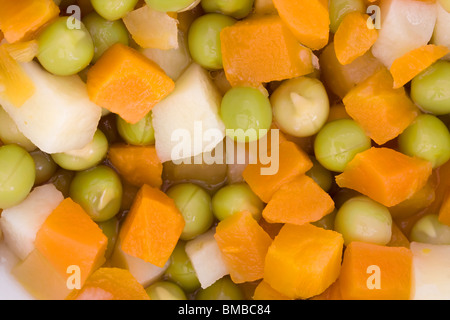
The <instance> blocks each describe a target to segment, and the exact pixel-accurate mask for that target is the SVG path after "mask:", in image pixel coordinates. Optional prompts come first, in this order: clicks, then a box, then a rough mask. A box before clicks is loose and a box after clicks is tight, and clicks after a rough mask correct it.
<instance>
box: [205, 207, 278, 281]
mask: <svg viewBox="0 0 450 320" xmlns="http://www.w3.org/2000/svg"><path fill="white" fill-rule="evenodd" d="M214 238H215V239H216V242H217V245H218V246H219V249H220V251H221V252H222V256H223V259H224V261H225V263H226V265H227V267H228V270H229V271H230V277H231V279H232V280H233V282H234V283H243V282H250V281H256V280H259V279H261V278H262V277H263V275H264V259H265V257H266V254H267V250H268V248H269V246H270V244H271V243H272V238H270V236H269V235H268V234H267V233H266V232H265V231H264V229H263V228H262V227H261V226H260V225H259V224H258V222H257V221H256V220H255V219H254V218H253V216H252V214H251V213H250V212H248V211H244V212H239V213H235V214H233V215H232V216H230V217H228V218H227V219H225V220H223V221H221V222H219V224H218V225H217V228H216V233H215V235H214Z"/></svg>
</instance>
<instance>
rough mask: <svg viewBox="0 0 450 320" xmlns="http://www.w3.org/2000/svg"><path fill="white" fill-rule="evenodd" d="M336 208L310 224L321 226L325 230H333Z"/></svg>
mask: <svg viewBox="0 0 450 320" xmlns="http://www.w3.org/2000/svg"><path fill="white" fill-rule="evenodd" d="M336 213H337V210H333V212H331V213H329V214H327V215H326V216H324V217H323V218H322V219H320V220H317V221H314V222H311V224H312V225H315V226H316V227H320V228H323V229H325V230H334V220H335V219H336Z"/></svg>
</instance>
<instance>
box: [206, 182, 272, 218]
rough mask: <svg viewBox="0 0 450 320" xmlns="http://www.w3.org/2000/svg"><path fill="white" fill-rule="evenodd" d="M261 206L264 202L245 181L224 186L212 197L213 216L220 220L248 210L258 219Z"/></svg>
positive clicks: (262, 206)
mask: <svg viewBox="0 0 450 320" xmlns="http://www.w3.org/2000/svg"><path fill="white" fill-rule="evenodd" d="M263 208H264V203H263V202H262V201H261V200H260V199H259V198H258V196H257V195H256V194H255V193H254V192H253V191H252V189H251V188H250V187H249V186H248V184H246V183H236V184H229V185H227V186H224V187H222V188H220V189H219V191H217V192H216V193H215V194H214V196H213V198H212V209H213V213H214V216H215V217H216V218H217V219H219V220H221V221H222V220H225V219H226V218H228V217H230V216H231V215H233V214H235V213H238V212H242V211H249V212H250V213H251V214H252V216H253V218H254V219H255V220H256V221H259V219H260V218H261V216H262V215H261V213H262V210H263Z"/></svg>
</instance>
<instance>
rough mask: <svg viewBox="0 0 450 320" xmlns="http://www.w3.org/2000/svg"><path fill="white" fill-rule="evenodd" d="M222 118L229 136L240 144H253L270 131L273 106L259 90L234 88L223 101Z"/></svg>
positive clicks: (226, 94)
mask: <svg viewBox="0 0 450 320" xmlns="http://www.w3.org/2000/svg"><path fill="white" fill-rule="evenodd" d="M220 116H221V118H222V120H223V122H224V124H225V127H226V129H227V135H228V136H230V137H231V138H233V139H235V140H236V141H238V142H251V141H255V140H258V139H259V138H260V137H261V136H263V135H262V134H261V133H262V132H264V131H265V130H269V129H270V126H271V125H272V106H271V104H270V100H269V98H267V97H266V96H265V95H264V94H262V93H261V91H259V90H258V89H255V88H250V87H234V88H232V89H230V90H228V91H227V93H225V95H224V97H223V99H222V104H221V109H220ZM265 132H267V131H265Z"/></svg>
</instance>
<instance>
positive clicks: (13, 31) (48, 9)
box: [0, 0, 59, 43]
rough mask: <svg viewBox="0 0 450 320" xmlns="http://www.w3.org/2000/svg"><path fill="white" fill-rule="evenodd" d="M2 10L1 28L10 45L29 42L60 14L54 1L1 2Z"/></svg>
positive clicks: (1, 0) (24, 0) (3, 0)
mask: <svg viewBox="0 0 450 320" xmlns="http://www.w3.org/2000/svg"><path fill="white" fill-rule="evenodd" d="M0 8H2V9H1V10H0V26H1V27H0V28H1V30H2V32H3V34H4V37H5V39H6V40H7V41H8V42H9V43H14V42H17V41H20V40H29V39H28V38H30V37H32V36H33V35H34V33H35V32H36V31H37V30H38V29H39V28H41V27H42V26H44V25H45V24H46V23H47V22H49V21H50V20H52V19H54V18H56V17H58V14H59V7H58V6H57V5H56V4H55V3H54V2H53V0H20V1H11V0H0Z"/></svg>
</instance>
